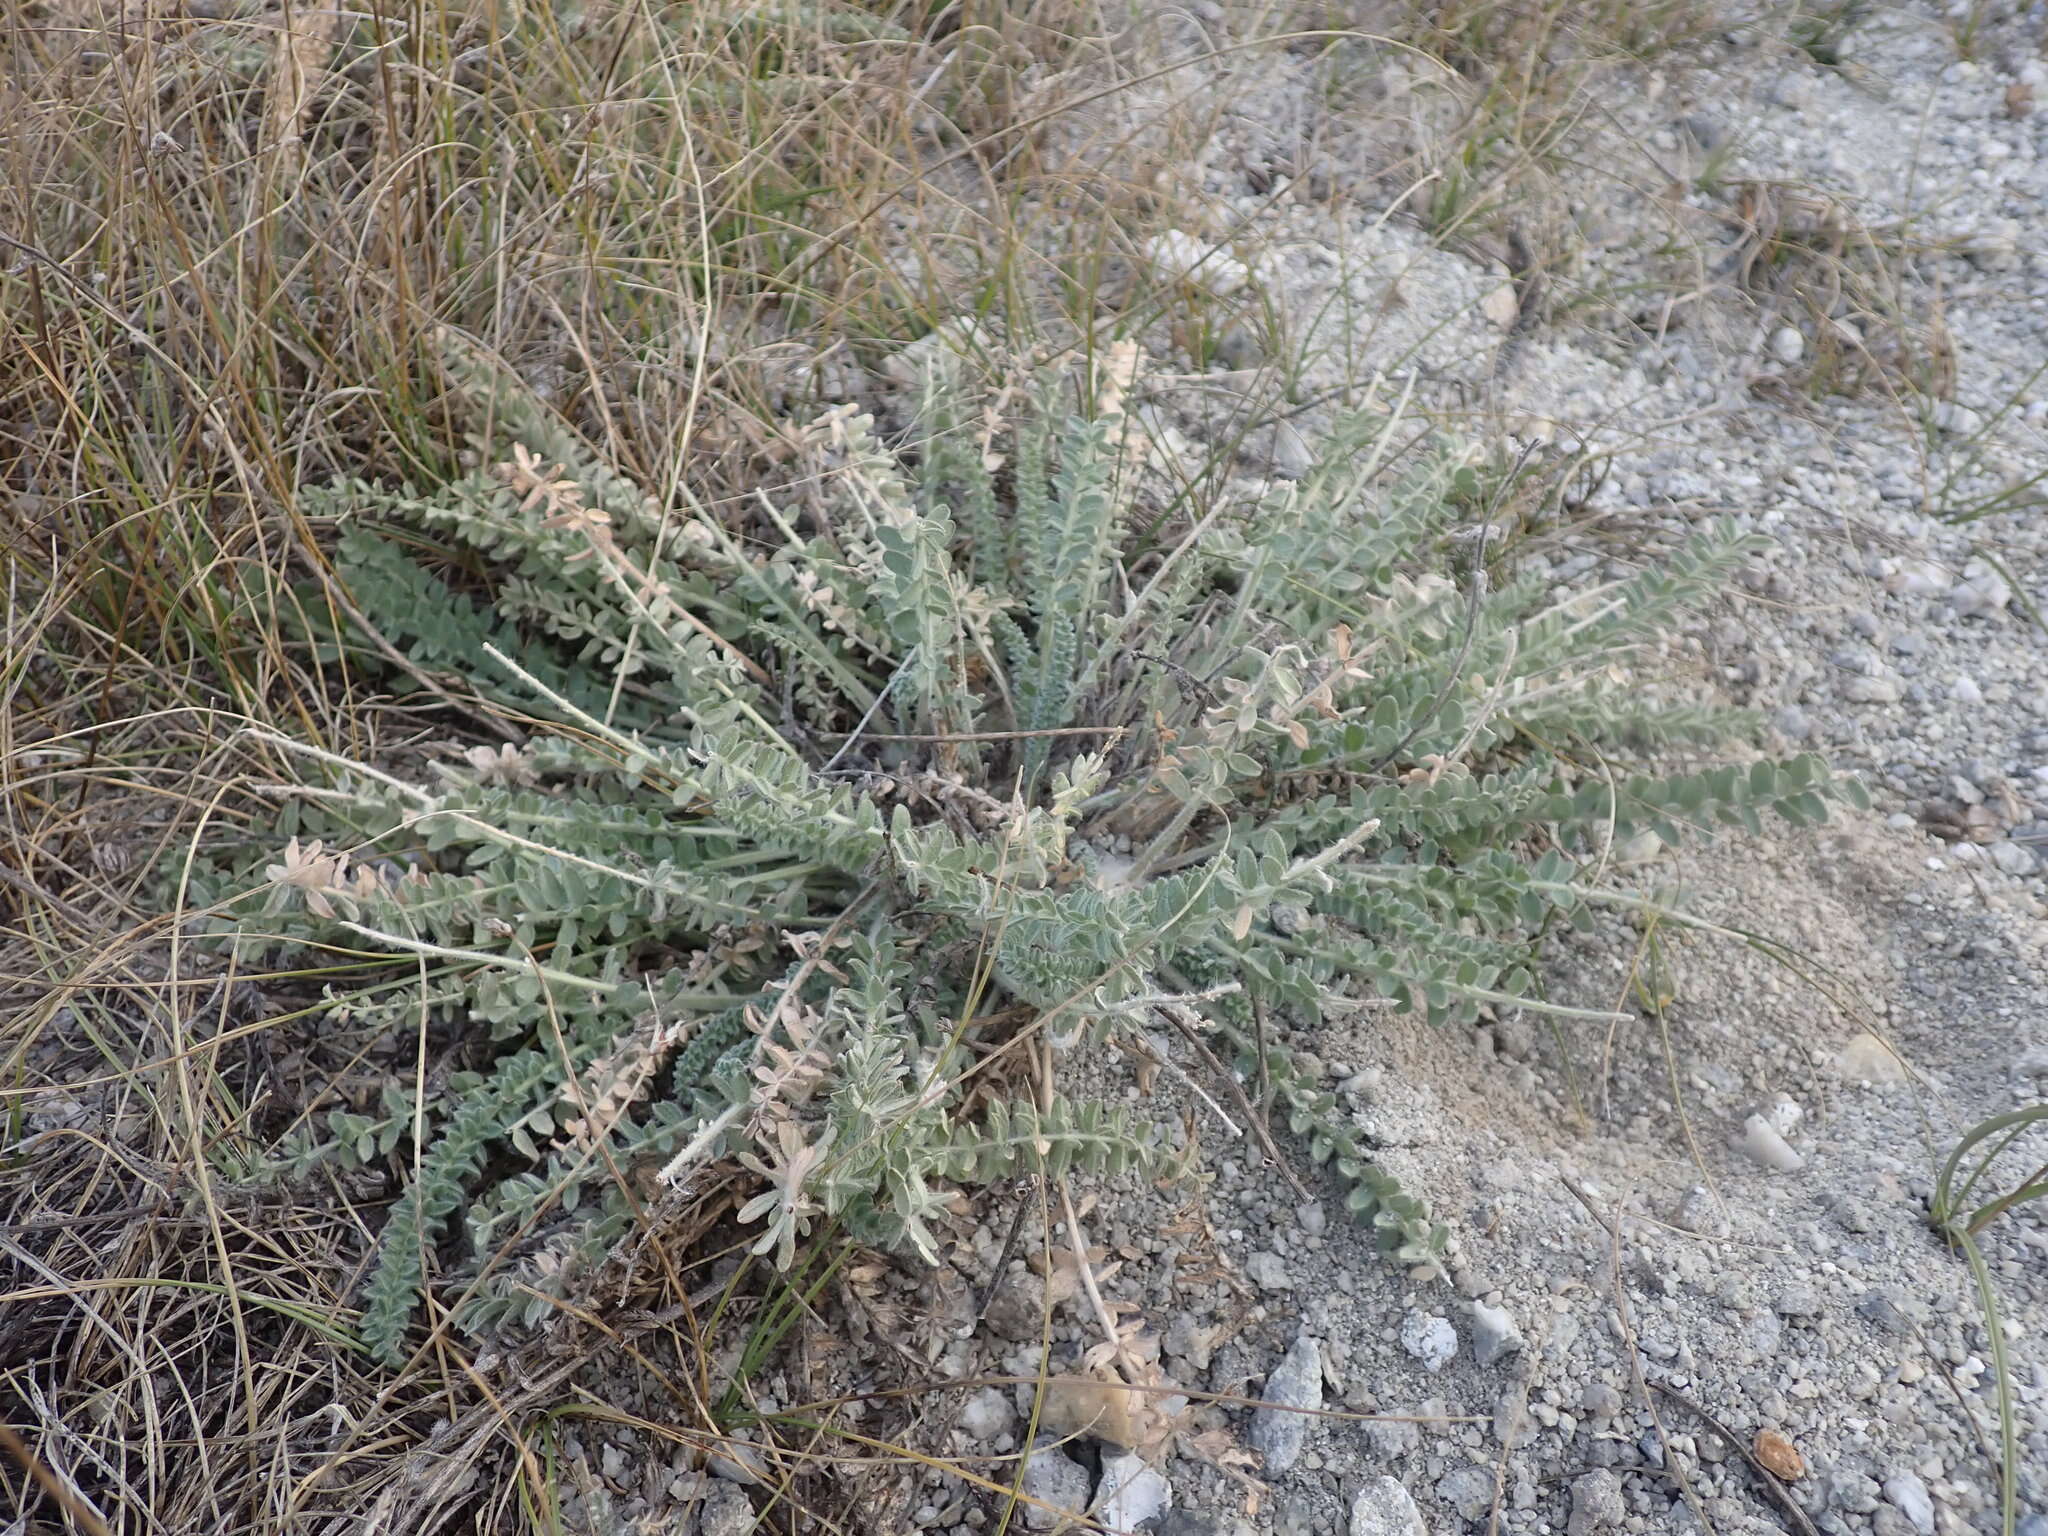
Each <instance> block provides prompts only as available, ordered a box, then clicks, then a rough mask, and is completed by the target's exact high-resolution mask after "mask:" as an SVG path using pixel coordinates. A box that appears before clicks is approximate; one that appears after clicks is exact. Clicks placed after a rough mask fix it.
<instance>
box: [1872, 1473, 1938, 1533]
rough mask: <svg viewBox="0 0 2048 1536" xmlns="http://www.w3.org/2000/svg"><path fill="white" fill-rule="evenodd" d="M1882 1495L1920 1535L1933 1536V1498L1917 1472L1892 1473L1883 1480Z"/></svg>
mask: <svg viewBox="0 0 2048 1536" xmlns="http://www.w3.org/2000/svg"><path fill="white" fill-rule="evenodd" d="M1884 1496H1885V1497H1886V1498H1887V1499H1889V1500H1891V1503H1892V1508H1894V1509H1896V1510H1897V1511H1898V1512H1899V1513H1900V1514H1902V1515H1904V1516H1905V1517H1906V1520H1907V1522H1908V1523H1909V1524H1911V1526H1912V1527H1913V1529H1914V1530H1915V1531H1917V1532H1919V1533H1920V1536H1934V1499H1933V1498H1932V1497H1931V1496H1930V1495H1929V1494H1928V1492H1927V1485H1926V1484H1925V1483H1923V1482H1922V1481H1920V1478H1919V1475H1918V1474H1917V1473H1913V1472H1895V1473H1893V1474H1892V1475H1891V1476H1890V1477H1888V1478H1886V1479H1885V1480H1884Z"/></svg>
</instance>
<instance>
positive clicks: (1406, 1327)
mask: <svg viewBox="0 0 2048 1536" xmlns="http://www.w3.org/2000/svg"><path fill="white" fill-rule="evenodd" d="M1401 1347H1402V1348H1403V1349H1405V1350H1407V1351H1408V1353H1409V1354H1411V1355H1413V1356H1414V1357H1415V1358H1416V1359H1418V1360H1420V1361H1421V1362H1422V1364H1423V1366H1424V1368H1425V1369H1427V1370H1429V1371H1431V1372H1435V1371H1440V1370H1442V1369H1443V1368H1444V1367H1445V1366H1447V1365H1449V1364H1450V1363H1451V1356H1453V1355H1455V1354H1456V1353H1457V1352H1458V1330H1457V1329H1455V1328H1453V1327H1452V1326H1451V1320H1450V1319H1449V1318H1448V1317H1433V1316H1431V1315H1429V1314H1428V1313H1426V1312H1410V1313H1409V1314H1408V1316H1407V1317H1406V1318H1405V1319H1404V1320H1403V1321H1402V1323H1401Z"/></svg>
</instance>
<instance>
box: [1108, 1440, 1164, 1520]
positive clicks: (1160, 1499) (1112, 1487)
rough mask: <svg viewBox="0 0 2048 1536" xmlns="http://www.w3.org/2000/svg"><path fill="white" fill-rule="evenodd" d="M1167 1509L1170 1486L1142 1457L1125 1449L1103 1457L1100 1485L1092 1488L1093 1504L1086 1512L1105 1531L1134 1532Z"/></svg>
mask: <svg viewBox="0 0 2048 1536" xmlns="http://www.w3.org/2000/svg"><path fill="white" fill-rule="evenodd" d="M1171 1508H1173V1488H1172V1485H1171V1484H1169V1483H1168V1482H1167V1481H1166V1479H1165V1478H1163V1477H1161V1476H1160V1475H1159V1473H1158V1472H1157V1471H1155V1470H1154V1469H1153V1468H1152V1467H1150V1466H1149V1465H1147V1464H1146V1462H1145V1459H1144V1458H1143V1457H1142V1456H1139V1455H1137V1454H1136V1453H1135V1452H1130V1451H1126V1452H1125V1453H1124V1454H1123V1455H1121V1456H1112V1457H1107V1458H1105V1459H1104V1460H1103V1463H1102V1485H1101V1487H1099V1488H1097V1489H1096V1490H1095V1504H1094V1507H1093V1508H1092V1509H1090V1511H1089V1513H1090V1514H1092V1515H1094V1517H1095V1518H1096V1519H1097V1520H1099V1521H1101V1522H1102V1526H1103V1528H1104V1529H1105V1530H1110V1531H1116V1532H1119V1533H1128V1532H1134V1531H1136V1530H1137V1529H1138V1527H1139V1526H1141V1525H1143V1524H1144V1523H1145V1522H1146V1521H1148V1520H1154V1519H1157V1518H1158V1517H1159V1516H1160V1515H1163V1514H1165V1513H1166V1511H1167V1510H1169V1509H1171Z"/></svg>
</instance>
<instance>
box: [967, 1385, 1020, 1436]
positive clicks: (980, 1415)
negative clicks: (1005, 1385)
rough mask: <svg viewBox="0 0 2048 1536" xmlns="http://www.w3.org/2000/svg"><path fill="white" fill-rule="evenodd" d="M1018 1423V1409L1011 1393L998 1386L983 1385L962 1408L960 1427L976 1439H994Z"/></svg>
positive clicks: (1006, 1432)
mask: <svg viewBox="0 0 2048 1536" xmlns="http://www.w3.org/2000/svg"><path fill="white" fill-rule="evenodd" d="M1016 1423H1017V1410H1016V1408H1015V1406H1014V1405H1013V1404H1012V1403H1011V1402H1010V1395H1009V1394H1008V1393H1007V1392H1004V1391H1002V1390H1001V1389H999V1388H996V1387H983V1388H982V1389H981V1390H980V1391H979V1392H977V1393H975V1394H974V1396H972V1397H970V1398H968V1399H967V1402H966V1403H965V1405H964V1406H962V1408H961V1409H960V1427H961V1428H962V1429H963V1430H965V1431H966V1432H967V1433H968V1434H969V1435H970V1436H972V1437H973V1438H974V1439H976V1440H993V1439H995V1438H996V1437H997V1436H998V1435H1006V1434H1008V1433H1009V1432H1010V1431H1011V1430H1012V1429H1013V1428H1015V1426H1016Z"/></svg>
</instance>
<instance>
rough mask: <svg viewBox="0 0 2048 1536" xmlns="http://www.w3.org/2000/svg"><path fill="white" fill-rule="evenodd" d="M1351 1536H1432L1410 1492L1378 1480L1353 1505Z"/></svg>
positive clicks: (1353, 1501)
mask: <svg viewBox="0 0 2048 1536" xmlns="http://www.w3.org/2000/svg"><path fill="white" fill-rule="evenodd" d="M1351 1536H1429V1529H1428V1527H1427V1526H1425V1525H1424V1524H1423V1523H1422V1511H1421V1510H1419V1509H1417V1508H1416V1507H1415V1500H1414V1499H1412V1498H1410V1497H1409V1495H1408V1490H1407V1489H1406V1488H1403V1487H1402V1486H1401V1485H1400V1484H1399V1483H1398V1482H1396V1481H1395V1480H1394V1479H1393V1478H1391V1477H1375V1478H1373V1479H1371V1480H1370V1481H1368V1482H1367V1483H1366V1485H1365V1486H1364V1487H1363V1488H1361V1489H1359V1490H1358V1496H1357V1497H1356V1498H1354V1499H1353V1500H1352V1501H1351Z"/></svg>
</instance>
